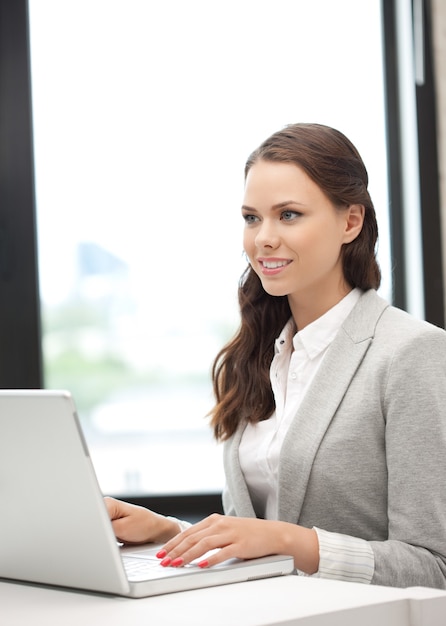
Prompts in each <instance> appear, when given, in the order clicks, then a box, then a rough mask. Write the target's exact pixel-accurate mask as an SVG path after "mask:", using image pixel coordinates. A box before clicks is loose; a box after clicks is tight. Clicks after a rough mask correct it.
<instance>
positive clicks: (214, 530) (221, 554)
mask: <svg viewBox="0 0 446 626" xmlns="http://www.w3.org/2000/svg"><path fill="white" fill-rule="evenodd" d="M212 550H217V551H216V552H214V553H212V554H210V555H207V554H206V553H207V552H209V551H212ZM270 554H288V555H291V556H294V562H295V566H296V567H297V568H298V569H300V570H302V571H305V572H307V573H309V574H313V573H315V572H317V570H318V567H319V545H318V540H317V534H316V532H315V531H314V530H311V529H308V528H303V527H302V526H297V525H295V524H290V523H287V522H277V521H270V520H260V519H252V518H243V517H229V516H224V515H218V514H216V513H215V514H213V515H210V516H209V517H207V518H205V519H204V520H203V521H201V522H199V523H198V524H195V525H194V526H192V527H191V528H188V529H187V530H185V531H183V532H182V533H181V534H179V535H177V536H176V537H174V538H173V539H171V540H170V541H168V542H167V543H166V545H165V546H164V547H163V549H162V550H160V551H159V552H158V554H157V556H158V557H159V558H160V559H162V561H161V564H162V565H164V566H165V567H167V566H169V565H171V566H173V567H179V566H181V565H186V564H187V563H190V562H191V561H194V560H196V559H200V558H201V561H199V562H198V565H199V566H200V567H211V566H212V565H216V564H217V563H221V562H222V561H225V560H226V559H230V558H234V557H235V558H239V559H252V558H256V557H261V556H267V555H270ZM205 555H206V556H205Z"/></svg>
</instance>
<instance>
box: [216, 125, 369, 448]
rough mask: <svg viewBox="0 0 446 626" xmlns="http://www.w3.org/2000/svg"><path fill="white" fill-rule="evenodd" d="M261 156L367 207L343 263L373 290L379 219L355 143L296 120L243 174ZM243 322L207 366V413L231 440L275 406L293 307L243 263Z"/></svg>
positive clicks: (341, 199)
mask: <svg viewBox="0 0 446 626" xmlns="http://www.w3.org/2000/svg"><path fill="white" fill-rule="evenodd" d="M260 159H262V160H265V161H274V162H282V163H294V164H295V165H297V166H298V167H300V168H301V169H302V170H304V171H305V172H306V174H307V175H308V176H309V177H310V178H311V179H312V180H313V181H314V182H315V183H316V184H317V185H318V186H319V187H320V189H321V190H322V191H323V192H324V193H325V195H326V196H327V197H328V198H329V200H330V201H331V202H332V203H333V205H334V207H335V209H337V210H344V209H345V208H346V207H348V206H350V205H352V204H361V205H363V206H364V208H365V215H364V224H363V227H362V230H361V232H360V234H359V235H358V236H357V237H356V239H354V240H353V241H351V242H350V243H346V244H343V247H342V251H341V254H342V266H343V273H344V277H345V280H346V281H347V283H348V284H349V285H350V286H351V287H359V288H360V289H362V290H367V289H377V288H378V287H379V284H380V282H381V272H380V269H379V266H378V263H377V261H376V243H377V239H378V226H377V223H376V215H375V209H374V207H373V203H372V200H371V198H370V195H369V192H368V190H367V186H368V174H367V170H366V168H365V165H364V163H363V161H362V159H361V156H360V154H359V152H358V151H357V149H356V148H355V146H354V145H353V144H352V143H351V142H350V140H349V139H347V137H345V135H343V134H342V133H341V132H339V131H338V130H335V129H333V128H330V127H328V126H324V125H321V124H293V125H290V126H286V127H285V128H284V129H282V130H280V131H278V132H276V133H274V134H273V135H272V136H271V137H269V138H268V139H266V140H265V141H264V142H263V143H262V144H261V145H260V146H259V147H258V148H257V149H256V150H255V151H254V152H253V153H252V154H251V155H250V157H249V158H248V160H247V162H246V166H245V178H246V175H247V174H248V172H249V170H250V168H251V167H252V166H253V165H254V163H256V162H257V161H259V160H260ZM238 300H239V307H240V315H241V323H240V326H239V329H238V331H237V333H236V334H235V336H234V337H233V339H232V340H231V341H230V342H229V343H228V344H227V345H226V346H224V347H223V348H222V350H221V351H220V352H219V353H218V354H217V356H216V358H215V360H214V363H213V366H212V380H213V388H214V395H215V400H216V402H215V406H214V408H213V409H212V411H211V412H210V414H209V415H210V417H211V426H212V427H213V430H214V435H215V437H216V439H217V440H222V441H223V440H225V439H228V438H229V437H230V436H231V435H232V434H233V433H234V432H235V430H236V429H237V426H238V425H239V423H240V422H242V421H249V422H253V423H254V422H258V421H262V420H265V419H268V418H269V417H271V415H272V413H273V412H274V410H275V403H274V396H273V392H272V388H271V383H270V374H269V372H270V365H271V361H272V358H273V356H274V342H275V339H276V338H277V337H278V335H279V334H280V332H281V331H282V329H283V327H284V326H285V324H286V322H287V321H288V319H289V318H290V317H291V310H290V307H289V304H288V298H287V296H271V295H269V294H268V293H266V291H265V290H264V289H263V287H262V284H261V281H260V279H259V277H258V276H257V274H256V273H255V272H254V270H253V269H252V267H251V266H250V265H248V267H247V268H246V270H245V272H244V273H243V275H242V276H241V279H240V283H239V288H238Z"/></svg>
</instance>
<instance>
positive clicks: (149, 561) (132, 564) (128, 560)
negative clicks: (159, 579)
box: [122, 556, 161, 580]
mask: <svg viewBox="0 0 446 626" xmlns="http://www.w3.org/2000/svg"><path fill="white" fill-rule="evenodd" d="M122 561H123V563H124V568H125V571H126V574H127V577H128V578H129V579H132V580H135V579H139V580H142V579H144V578H145V577H147V576H150V572H153V570H154V569H155V568H158V569H161V565H160V560H159V559H157V558H156V557H153V558H151V557H147V556H146V557H144V558H143V559H141V558H138V557H134V556H123V557H122Z"/></svg>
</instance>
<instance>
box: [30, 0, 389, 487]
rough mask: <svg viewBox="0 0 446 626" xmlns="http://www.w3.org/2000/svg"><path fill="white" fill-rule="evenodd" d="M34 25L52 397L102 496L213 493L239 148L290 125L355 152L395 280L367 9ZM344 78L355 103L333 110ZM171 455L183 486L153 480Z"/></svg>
mask: <svg viewBox="0 0 446 626" xmlns="http://www.w3.org/2000/svg"><path fill="white" fill-rule="evenodd" d="M29 10H30V35H31V37H30V40H31V63H32V94H33V124H34V143H35V163H36V196H37V222H38V243H39V271H40V276H39V278H40V293H41V303H42V322H43V362H44V373H45V376H44V383H45V386H46V387H48V388H54V387H64V388H69V389H70V390H71V391H72V392H73V394H74V397H75V399H76V401H77V404H78V409H79V413H80V416H81V419H82V422H83V425H84V427H85V430H86V434H87V438H88V442H89V445H90V448H91V451H92V458H93V461H94V464H95V467H96V469H97V473H98V476H99V479H100V484H101V487H102V489H103V490H104V491H105V492H106V493H109V494H116V495H126V496H134V497H137V496H139V497H141V496H143V495H152V496H153V495H161V494H190V493H215V492H220V491H221V489H222V487H223V482H224V479H223V472H222V465H221V460H222V459H221V449H220V446H217V445H216V444H215V443H214V442H213V440H212V429H211V428H209V423H208V421H207V420H206V419H205V416H206V414H207V413H208V411H209V410H210V408H211V407H212V383H211V377H210V368H211V364H212V360H213V358H214V355H215V354H216V353H217V352H218V350H219V349H220V348H221V346H222V345H224V343H225V342H226V341H227V340H228V339H229V338H230V337H231V336H232V334H233V332H234V330H235V329H236V328H237V326H238V323H239V316H238V311H237V301H236V289H235V286H236V285H237V281H238V278H239V276H240V274H241V272H242V271H243V269H244V265H245V259H244V256H243V254H242V231H243V224H242V222H241V220H240V216H239V214H238V210H237V207H239V206H240V203H241V201H242V198H243V176H241V172H242V171H243V165H244V162H245V158H246V155H247V154H248V153H249V151H250V150H251V148H252V146H253V145H257V144H258V143H259V141H260V139H261V138H262V137H264V136H266V135H268V134H269V133H270V132H271V131H272V130H274V129H276V128H280V127H281V126H284V125H285V124H287V123H290V122H295V121H311V122H313V121H320V122H323V123H328V124H331V125H333V126H335V127H338V128H341V129H342V130H344V131H345V132H346V133H347V134H348V135H349V136H351V137H353V138H355V139H356V142H357V143H358V145H360V147H361V151H362V153H363V154H364V157H365V158H366V161H367V163H368V166H369V172H370V178H371V187H372V188H373V193H374V197H375V201H376V204H377V210H378V211H379V213H380V223H381V235H382V236H381V243H380V248H379V256H380V263H381V265H382V266H383V267H389V266H390V260H389V259H390V253H389V249H390V242H389V237H388V235H387V224H388V215H387V206H388V200H387V170H386V136H385V116H384V94H383V75H382V67H383V62H382V56H383V50H382V36H381V7H380V2H379V0H368V1H367V2H361V3H358V2H357V1H356V0H342V1H341V2H336V3H333V2H332V1H331V0H315V1H314V2H311V3H308V2H296V1H295V0H278V1H277V2H275V3H274V4H273V5H272V4H270V3H263V2H258V1H257V0H246V1H244V2H225V3H224V4H221V5H220V4H218V3H215V2H212V3H209V2H207V1H205V0H191V1H190V2H187V3H184V2H182V1H181V0H178V1H176V0H174V1H173V2H168V3H162V2H158V3H151V2H146V1H145V0H134V1H132V2H131V3H129V2H126V1H125V0H122V1H120V0H113V1H110V0H30V2H29ZM284 16H286V19H284ZM321 16H323V18H322V19H321ZM333 24H336V28H333ZM364 24H367V28H363V25H364ZM313 25H317V37H315V33H314V28H313ZM228 38H229V39H228ZM228 40H230V42H231V44H230V46H228ZM266 41H268V45H267V46H266V45H263V44H262V42H266ZM80 42H81V44H80ZM352 49H354V50H355V54H354V55H352V53H351V51H352ZM253 50H255V51H256V53H255V58H254V57H253V54H252V51H253ZM55 51H57V54H56V53H55ZM204 51H205V52H204ZM327 51H329V54H328V53H327ZM242 60H245V61H242ZM248 60H249V61H248ZM340 67H348V68H349V71H348V72H339V68H340ZM364 67H366V68H367V72H364V70H363V68H364ZM291 76H292V77H293V80H290V77H291ZM352 77H354V81H355V87H354V88H355V91H357V92H362V93H367V94H368V96H367V98H366V99H363V101H361V107H360V108H359V107H358V106H357V103H356V101H353V100H354V99H342V100H341V99H337V98H330V102H329V104H328V103H327V94H333V93H348V92H349V91H350V90H351V81H352ZM278 94H280V97H278ZM283 94H286V97H284V96H283ZM287 199H288V198H287ZM281 201H282V199H281ZM253 208H256V210H258V211H260V210H262V211H263V207H262V206H260V205H258V204H257V203H256V204H255V205H254V207H253ZM289 217H290V220H289V221H290V222H293V219H291V214H290V216H289ZM299 219H300V218H299ZM286 227H287V228H290V229H292V228H294V227H293V226H292V225H291V223H290V224H288V223H287V226H286ZM249 228H250V227H249ZM249 228H248V229H247V230H249ZM254 228H255V227H254ZM54 233H58V235H57V236H55V235H54ZM263 256H265V255H263ZM55 259H57V262H55ZM290 269H291V268H290ZM385 276H386V278H385V282H384V283H383V286H382V290H383V292H384V295H385V296H386V297H388V296H390V293H391V273H390V271H388V272H386V273H385ZM270 278H271V279H272V277H270ZM186 444H187V445H186ZM172 457H174V458H175V460H176V466H177V467H181V471H177V470H175V469H171V470H167V471H165V472H160V471H159V467H160V464H162V463H163V462H164V461H165V459H166V458H172ZM203 467H206V471H203Z"/></svg>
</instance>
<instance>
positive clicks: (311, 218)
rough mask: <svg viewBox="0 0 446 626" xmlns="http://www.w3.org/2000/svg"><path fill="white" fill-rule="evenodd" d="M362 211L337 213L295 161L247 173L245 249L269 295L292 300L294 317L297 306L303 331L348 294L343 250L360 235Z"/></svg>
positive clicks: (269, 163) (267, 163)
mask: <svg viewBox="0 0 446 626" xmlns="http://www.w3.org/2000/svg"><path fill="white" fill-rule="evenodd" d="M363 211H364V210H363V207H362V206H361V205H352V206H350V207H348V208H346V209H345V210H339V209H338V210H337V209H336V208H335V207H334V205H333V204H332V203H331V201H330V200H329V199H328V198H327V196H326V195H325V194H324V193H323V192H322V190H321V189H320V187H319V186H318V185H317V184H316V183H314V182H313V181H312V180H311V178H309V176H308V175H307V174H306V173H305V172H304V171H303V170H302V169H300V168H299V167H297V166H296V165H294V164H292V163H281V162H280V163H278V162H272V161H264V160H259V161H257V162H256V163H254V165H253V166H252V167H251V169H250V170H249V172H248V175H247V178H246V184H245V195H244V200H243V207H242V215H243V218H244V220H245V229H244V237H243V245H244V249H245V252H246V254H247V255H248V258H249V261H250V263H251V265H252V268H253V269H254V271H255V272H256V273H257V274H258V276H259V278H260V280H261V281H262V285H263V288H264V289H265V291H266V292H267V293H269V294H270V295H273V296H285V295H286V296H288V299H289V301H290V306H291V310H292V311H293V315H294V310H293V305H295V308H296V311H297V310H298V309H299V310H300V312H301V317H302V319H301V321H300V324H299V321H298V320H297V319H296V315H294V317H295V321H296V323H297V325H298V327H299V328H302V327H303V325H302V324H304V325H306V324H307V323H309V322H310V321H313V319H316V318H317V317H319V316H320V315H322V314H323V313H324V312H325V311H327V310H328V309H329V308H331V307H332V306H334V305H335V304H336V303H337V302H339V300H340V299H341V298H343V297H344V295H346V294H347V293H348V292H349V291H350V289H351V287H349V286H348V285H347V284H346V282H345V280H344V276H343V270H342V259H341V248H342V245H343V244H344V243H348V242H350V241H352V240H353V239H355V237H356V236H357V235H358V234H359V232H360V230H361V227H362V222H363ZM304 311H307V313H308V314H307V315H306V316H304ZM310 318H311V319H310Z"/></svg>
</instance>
